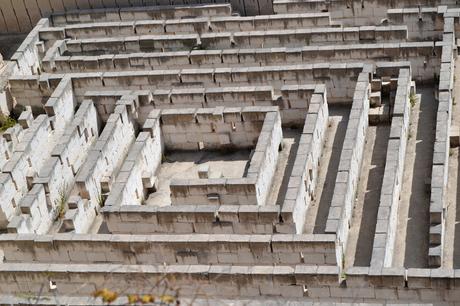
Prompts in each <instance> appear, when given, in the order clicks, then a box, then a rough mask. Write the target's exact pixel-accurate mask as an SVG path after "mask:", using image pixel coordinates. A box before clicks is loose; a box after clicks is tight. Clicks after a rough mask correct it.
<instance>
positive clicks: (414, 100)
mask: <svg viewBox="0 0 460 306" xmlns="http://www.w3.org/2000/svg"><path fill="white" fill-rule="evenodd" d="M409 102H410V106H411V107H414V106H415V104H416V103H417V95H416V94H415V93H411V94H410V96H409Z"/></svg>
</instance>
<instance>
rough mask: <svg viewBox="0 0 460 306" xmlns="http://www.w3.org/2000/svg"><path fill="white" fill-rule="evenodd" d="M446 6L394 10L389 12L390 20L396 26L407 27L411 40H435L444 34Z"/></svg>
mask: <svg viewBox="0 0 460 306" xmlns="http://www.w3.org/2000/svg"><path fill="white" fill-rule="evenodd" d="M446 9H447V7H446V6H437V5H434V6H433V7H421V9H419V8H418V7H417V5H415V6H413V7H411V8H394V9H389V10H388V12H387V16H388V19H389V21H390V22H391V23H394V24H405V25H407V31H408V35H409V37H410V38H411V39H420V40H434V41H437V40H439V39H441V38H442V33H443V32H444V16H443V14H444V13H445V12H446Z"/></svg>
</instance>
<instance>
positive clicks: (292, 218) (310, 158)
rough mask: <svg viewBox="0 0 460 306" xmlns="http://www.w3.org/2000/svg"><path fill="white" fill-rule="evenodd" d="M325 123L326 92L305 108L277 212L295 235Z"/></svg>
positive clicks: (310, 193) (302, 220)
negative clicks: (293, 230) (292, 162)
mask: <svg viewBox="0 0 460 306" xmlns="http://www.w3.org/2000/svg"><path fill="white" fill-rule="evenodd" d="M328 124H329V112H328V105H327V100H326V93H324V94H314V95H313V97H312V99H311V101H310V105H309V108H308V114H307V117H306V119H305V125H304V128H303V131H302V136H301V137H300V140H299V147H298V149H297V154H296V159H295V161H294V169H293V172H292V173H291V177H290V178H289V183H288V190H287V192H286V198H285V201H284V203H283V207H282V210H281V213H282V218H283V222H284V223H286V224H288V223H292V224H294V225H295V230H296V233H298V234H300V233H302V232H303V229H304V225H305V217H306V212H307V210H308V207H309V206H310V202H311V200H312V198H313V197H314V191H315V187H316V182H317V179H318V171H319V160H320V158H321V154H322V150H323V144H324V137H325V132H326V130H327V127H328Z"/></svg>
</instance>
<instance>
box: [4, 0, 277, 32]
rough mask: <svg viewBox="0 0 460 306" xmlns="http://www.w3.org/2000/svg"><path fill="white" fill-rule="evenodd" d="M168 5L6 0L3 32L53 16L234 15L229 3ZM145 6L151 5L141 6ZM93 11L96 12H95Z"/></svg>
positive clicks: (60, 19)
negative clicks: (188, 5) (18, 0)
mask: <svg viewBox="0 0 460 306" xmlns="http://www.w3.org/2000/svg"><path fill="white" fill-rule="evenodd" d="M213 2H214V1H213V0H210V1H209V3H213ZM234 2H235V3H234V4H235V5H236V6H235V5H233V8H234V9H237V10H240V9H241V8H243V9H244V5H243V6H241V5H239V2H238V1H234ZM254 2H256V3H257V1H251V2H248V4H253V3H254ZM165 4H166V5H169V4H170V3H169V2H162V3H161V1H160V2H159V1H154V2H151V1H149V3H148V4H143V3H142V2H141V1H135V3H134V2H133V3H130V2H129V1H124V2H117V1H115V0H97V1H88V0H75V1H58V0H52V1H42V0H32V1H25V2H24V3H22V2H21V3H18V2H17V1H16V2H13V1H11V0H3V1H2V2H0V11H1V14H0V16H1V18H0V29H1V30H0V33H2V34H5V33H27V32H28V31H30V30H31V29H32V28H33V27H34V26H35V24H36V23H37V22H38V21H39V20H40V18H47V17H49V16H50V15H51V14H52V13H55V15H53V16H52V21H53V23H54V24H60V23H80V22H88V21H93V22H96V21H122V20H145V19H165V18H180V17H185V16H189V17H190V16H196V17H200V16H213V15H221V16H228V15H230V14H231V13H232V8H231V6H230V5H229V4H218V5H196V6H192V7H191V8H189V7H185V6H182V7H181V6H164V5H165ZM172 4H176V5H179V4H186V3H177V1H176V2H174V3H172ZM187 4H188V3H187ZM192 4H193V3H192ZM196 4H198V2H197V3H196ZM264 4H265V6H264V9H268V11H266V13H265V14H269V13H271V3H268V2H266V3H264ZM142 5H148V6H145V7H138V6H142ZM152 5H153V6H152ZM162 5H163V6H162ZM267 5H268V7H267ZM131 6H136V7H131ZM90 9H95V10H94V11H91V10H90ZM248 13H249V14H248V15H258V14H259V11H258V9H257V5H256V7H253V6H252V9H249V12H248Z"/></svg>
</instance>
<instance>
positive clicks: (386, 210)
mask: <svg viewBox="0 0 460 306" xmlns="http://www.w3.org/2000/svg"><path fill="white" fill-rule="evenodd" d="M411 86H412V84H411V71H410V69H401V70H400V72H399V78H398V85H397V90H396V96H395V102H394V108H393V117H392V122H391V128H390V137H389V140H388V148H387V154H386V160H385V173H384V176H383V181H382V190H381V193H380V202H379V208H378V214H377V225H376V231H375V235H374V243H373V250H372V258H371V267H372V268H373V269H376V270H379V269H382V267H386V268H389V267H392V263H393V255H394V245H395V239H396V229H397V220H398V210H399V198H400V193H401V185H402V179H403V172H404V161H405V155H406V144H407V138H408V130H409V123H410V111H411V110H410V107H411V104H410V102H409V100H410V99H411V95H412V94H413V95H414V97H415V89H413V90H412V88H411Z"/></svg>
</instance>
